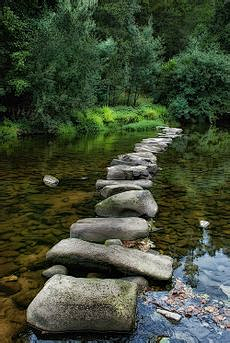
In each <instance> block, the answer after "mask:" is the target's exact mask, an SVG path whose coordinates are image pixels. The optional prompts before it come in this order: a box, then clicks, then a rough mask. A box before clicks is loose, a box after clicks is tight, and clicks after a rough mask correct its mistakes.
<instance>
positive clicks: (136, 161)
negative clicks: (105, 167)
mask: <svg viewBox="0 0 230 343" xmlns="http://www.w3.org/2000/svg"><path fill="white" fill-rule="evenodd" d="M120 165H125V166H146V167H147V170H148V172H149V173H150V174H156V172H157V170H158V168H157V164H156V163H155V162H154V163H150V162H146V160H143V159H142V158H141V157H140V158H139V159H137V158H135V159H133V160H131V159H130V160H129V161H125V160H119V159H117V158H115V159H113V160H112V162H111V166H120Z"/></svg>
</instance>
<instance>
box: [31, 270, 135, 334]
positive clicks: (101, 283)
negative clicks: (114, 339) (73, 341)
mask: <svg viewBox="0 0 230 343" xmlns="http://www.w3.org/2000/svg"><path fill="white" fill-rule="evenodd" d="M136 298H137V285H136V284H135V283H131V282H128V281H124V280H100V279H83V278H74V277H72V276H64V275H55V276H53V277H52V278H51V279H49V281H47V282H46V284H45V286H44V287H43V289H42V290H41V291H40V292H39V293H38V295H37V296H36V297H35V298H34V300H33V301H32V302H31V304H30V305H29V307H28V309H27V322H28V323H29V324H30V325H32V326H33V327H34V328H36V329H38V330H41V331H45V332H47V333H59V332H86V333H89V332H105V333H106V332H129V331H131V330H132V329H133V328H134V326H135V318H136Z"/></svg>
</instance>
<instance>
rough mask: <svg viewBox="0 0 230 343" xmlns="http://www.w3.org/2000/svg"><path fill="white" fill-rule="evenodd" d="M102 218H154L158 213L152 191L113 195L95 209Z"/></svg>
mask: <svg viewBox="0 0 230 343" xmlns="http://www.w3.org/2000/svg"><path fill="white" fill-rule="evenodd" d="M95 211H96V214H97V215H98V216H100V217H141V216H146V217H149V218H151V217H154V216H155V215H156V213H157V211H158V206H157V203H156V202H155V200H154V198H153V196H152V194H151V192H150V191H147V190H143V191H127V192H123V193H118V194H115V195H112V196H111V197H109V198H107V199H105V200H103V201H101V202H100V203H98V204H97V205H96V207H95Z"/></svg>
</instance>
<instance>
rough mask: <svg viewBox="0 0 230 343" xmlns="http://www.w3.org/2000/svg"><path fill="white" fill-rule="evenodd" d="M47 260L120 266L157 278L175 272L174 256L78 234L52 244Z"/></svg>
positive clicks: (87, 264)
mask: <svg viewBox="0 0 230 343" xmlns="http://www.w3.org/2000/svg"><path fill="white" fill-rule="evenodd" d="M46 257H47V260H48V261H51V262H52V263H55V264H64V265H67V266H68V265H71V266H83V267H90V268H91V267H92V268H95V269H98V270H100V269H101V270H105V268H108V269H111V268H114V269H115V270H119V271H121V272H123V273H125V274H130V275H143V276H147V277H150V278H153V279H157V280H168V279H170V278H171V276H172V262H173V260H172V258H171V257H169V256H166V255H153V254H149V253H146V252H142V251H140V250H137V249H129V248H124V247H121V246H118V245H110V246H105V245H103V244H97V243H89V242H86V241H83V240H80V239H77V238H68V239H63V240H62V241H60V242H59V243H57V244H56V245H55V246H54V247H53V248H51V249H50V250H49V251H48V253H47V255H46Z"/></svg>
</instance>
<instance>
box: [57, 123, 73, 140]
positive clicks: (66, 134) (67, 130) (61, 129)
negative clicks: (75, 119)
mask: <svg viewBox="0 0 230 343" xmlns="http://www.w3.org/2000/svg"><path fill="white" fill-rule="evenodd" d="M57 134H58V136H59V137H61V138H64V139H72V138H74V137H76V135H77V130H76V127H75V126H74V125H73V124H72V123H62V124H60V125H59V126H58V128H57Z"/></svg>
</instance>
